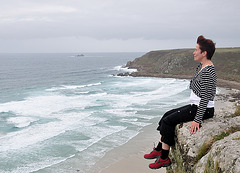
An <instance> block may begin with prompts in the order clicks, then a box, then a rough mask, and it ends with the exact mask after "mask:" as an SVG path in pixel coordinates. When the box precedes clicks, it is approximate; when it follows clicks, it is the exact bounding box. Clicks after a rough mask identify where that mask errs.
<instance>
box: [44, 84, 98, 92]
mask: <svg viewBox="0 0 240 173" xmlns="http://www.w3.org/2000/svg"><path fill="white" fill-rule="evenodd" d="M101 84H102V83H101V82H97V83H93V84H86V85H62V86H60V87H52V88H49V89H46V90H45V91H58V90H74V89H79V88H85V87H91V86H97V85H101Z"/></svg>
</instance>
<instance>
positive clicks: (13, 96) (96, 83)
mask: <svg viewBox="0 0 240 173" xmlns="http://www.w3.org/2000/svg"><path fill="white" fill-rule="evenodd" d="M143 54H144V53H142V52H136V53H129V52H128V53H85V54H84V56H76V54H74V53H1V54H0V172H1V173H30V172H37V173H46V172H47V173H61V172H64V173H68V172H70V173H71V172H75V173H76V172H79V173H85V172H87V171H88V170H90V169H91V167H93V166H94V164H95V163H97V162H98V161H99V160H101V158H102V157H103V156H104V155H105V154H106V153H107V152H109V151H111V150H113V149H115V148H117V147H121V146H122V145H123V144H125V143H127V142H128V141H129V140H131V139H132V138H133V137H135V136H136V135H138V134H139V133H140V131H141V130H142V129H143V128H144V127H145V126H148V125H151V124H153V123H154V122H155V121H156V119H157V120H159V119H160V118H161V117H162V115H163V114H164V112H166V111H167V110H169V109H172V108H175V107H178V106H180V105H184V104H186V103H188V101H189V94H190V93H189V89H188V87H189V81H188V80H184V79H172V78H151V77H129V76H124V77H119V76H117V75H116V74H118V73H124V72H130V73H131V72H133V71H136V69H128V68H125V67H124V66H125V65H126V63H127V62H128V61H132V60H134V59H135V58H138V57H140V56H142V55H143ZM153 130H155V129H153ZM126 154H127V153H126ZM109 159H111V158H109Z"/></svg>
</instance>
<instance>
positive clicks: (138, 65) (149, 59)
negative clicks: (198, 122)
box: [118, 48, 240, 173]
mask: <svg viewBox="0 0 240 173" xmlns="http://www.w3.org/2000/svg"><path fill="white" fill-rule="evenodd" d="M239 55H240V49H239V48H235V49H234V48H233V49H218V50H217V52H216V53H215V56H218V57H219V59H217V60H216V61H215V62H214V64H215V68H216V71H217V75H218V87H223V88H220V90H222V91H223V92H220V93H224V94H218V95H217V97H216V98H217V99H218V100H217V102H218V106H217V105H216V107H215V115H214V118H212V119H209V120H205V121H204V122H203V124H202V127H201V128H200V131H199V132H197V133H196V134H193V135H191V134H190V133H189V126H190V123H191V122H189V123H184V124H180V125H178V126H177V127H176V145H175V146H174V147H172V148H171V154H170V155H171V159H172V160H173V164H172V165H171V166H170V167H168V168H167V172H168V173H192V172H197V173H222V172H226V173H229V172H231V173H239V172H240V91H239V90H240V82H239V81H240V75H239V72H240V61H239V59H240V57H239ZM227 60H228V62H227ZM233 62H234V63H233ZM126 67H128V68H135V69H137V70H138V71H137V72H133V73H121V74H118V76H133V77H140V76H141V77H163V78H184V79H190V78H191V77H192V74H193V73H194V69H195V67H196V64H194V62H193V59H192V50H189V49H187V50H170V51H152V52H149V53H147V54H145V55H144V56H142V57H140V58H137V59H135V60H134V61H133V62H131V61H129V62H128V63H127V65H126ZM187 67H190V68H187ZM219 103H220V106H219Z"/></svg>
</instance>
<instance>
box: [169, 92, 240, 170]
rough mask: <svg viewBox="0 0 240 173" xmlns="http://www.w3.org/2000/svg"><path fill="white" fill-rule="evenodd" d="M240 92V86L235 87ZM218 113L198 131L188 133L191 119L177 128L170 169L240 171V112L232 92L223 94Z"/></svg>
mask: <svg viewBox="0 0 240 173" xmlns="http://www.w3.org/2000/svg"><path fill="white" fill-rule="evenodd" d="M234 92H236V93H239V91H238V90H236V91H234ZM221 98H222V100H218V101H217V102H218V105H219V102H220V104H224V105H226V107H225V108H224V109H219V108H218V107H216V112H215V116H214V118H212V119H209V120H205V121H204V122H203V124H202V127H201V128H200V131H199V132H197V133H196V134H192V135H191V134H190V133H189V127H190V124H191V122H189V123H184V124H182V125H179V126H177V128H176V145H175V147H172V148H171V159H172V160H173V164H172V165H171V167H168V168H167V172H168V173H173V172H174V173H188V172H189V173H192V172H196V173H220V172H226V173H230V172H231V173H238V172H240V147H239V146H240V116H237V115H236V114H235V109H236V107H235V104H236V103H238V101H237V100H238V99H239V97H238V98H235V99H234V100H235V102H229V100H233V98H232V96H231V95H229V94H228V95H222V97H221Z"/></svg>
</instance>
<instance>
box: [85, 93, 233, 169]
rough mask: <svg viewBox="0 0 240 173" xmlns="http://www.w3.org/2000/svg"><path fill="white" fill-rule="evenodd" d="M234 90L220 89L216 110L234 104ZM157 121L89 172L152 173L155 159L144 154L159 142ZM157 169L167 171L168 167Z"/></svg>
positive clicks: (216, 98)
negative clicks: (232, 100)
mask: <svg viewBox="0 0 240 173" xmlns="http://www.w3.org/2000/svg"><path fill="white" fill-rule="evenodd" d="M234 92H236V90H234V89H233V90H232V89H225V88H219V89H218V94H217V96H216V97H215V108H216V109H215V110H216V112H217V111H218V110H220V109H221V110H222V109H229V108H230V107H232V106H233V104H234V102H230V101H229V99H228V96H229V95H231V94H232V93H234ZM157 123H158V119H154V120H153V124H151V125H149V126H146V127H145V128H143V130H142V131H141V132H140V133H139V134H138V135H137V136H136V137H134V138H133V139H131V140H129V141H128V142H127V143H126V144H124V145H122V146H120V147H118V148H115V149H113V150H112V151H110V152H108V153H107V154H106V155H105V156H104V157H103V158H102V159H101V160H100V161H99V162H97V163H96V164H95V165H94V166H93V168H92V169H91V170H90V171H89V172H88V173H123V172H124V173H152V172H153V171H154V170H151V169H149V167H148V165H149V164H150V163H152V162H154V161H155V160H154V159H153V160H147V159H144V157H143V155H144V154H145V153H148V152H150V151H151V150H152V148H153V147H154V142H155V144H157V142H158V141H157V140H158V138H159V133H158V131H156V130H155V129H156V127H157ZM155 171H156V170H155ZM157 171H158V172H159V173H165V172H166V168H160V169H158V170H157Z"/></svg>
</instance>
